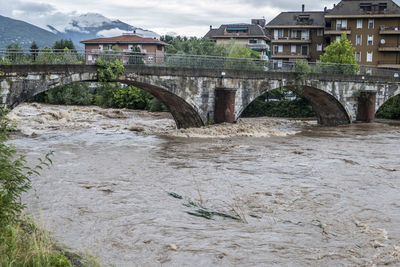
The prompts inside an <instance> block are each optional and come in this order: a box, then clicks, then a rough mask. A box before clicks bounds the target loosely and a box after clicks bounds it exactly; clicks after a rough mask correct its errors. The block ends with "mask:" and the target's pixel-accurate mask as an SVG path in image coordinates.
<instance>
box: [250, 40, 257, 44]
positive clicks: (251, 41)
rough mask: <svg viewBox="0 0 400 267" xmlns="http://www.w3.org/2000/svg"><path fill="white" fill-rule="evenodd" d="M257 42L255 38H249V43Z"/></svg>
mask: <svg viewBox="0 0 400 267" xmlns="http://www.w3.org/2000/svg"><path fill="white" fill-rule="evenodd" d="M256 43H257V39H249V44H256Z"/></svg>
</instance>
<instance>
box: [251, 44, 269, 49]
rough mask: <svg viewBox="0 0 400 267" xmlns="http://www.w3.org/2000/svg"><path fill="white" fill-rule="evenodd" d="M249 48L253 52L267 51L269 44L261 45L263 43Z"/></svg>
mask: <svg viewBox="0 0 400 267" xmlns="http://www.w3.org/2000/svg"><path fill="white" fill-rule="evenodd" d="M247 47H248V48H251V49H253V50H267V44H261V43H256V44H247Z"/></svg>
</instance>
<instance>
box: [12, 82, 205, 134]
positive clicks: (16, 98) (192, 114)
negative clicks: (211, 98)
mask: <svg viewBox="0 0 400 267" xmlns="http://www.w3.org/2000/svg"><path fill="white" fill-rule="evenodd" d="M73 82H97V80H93V79H90V80H84V79H80V80H79V81H76V80H75V81H73V80H72V79H70V77H66V78H64V79H62V80H61V81H58V82H56V83H52V84H49V83H48V82H46V81H44V80H41V81H31V82H30V81H22V80H21V81H19V82H15V83H14V86H13V90H12V91H11V93H10V95H9V96H8V101H7V102H8V106H9V108H11V109H13V108H15V107H16V106H18V105H19V104H21V103H23V102H26V101H27V100H29V99H30V98H31V97H33V96H35V95H37V94H39V93H42V92H45V91H48V90H50V89H52V88H55V87H58V86H62V85H67V84H70V83H73ZM118 82H121V83H125V84H128V85H133V86H136V87H138V88H140V89H142V90H145V91H147V92H149V93H150V94H152V95H154V96H155V97H156V98H158V99H159V100H160V101H161V102H163V103H164V104H165V105H166V106H167V107H168V109H169V111H170V112H171V114H172V116H173V118H174V120H175V122H176V126H177V128H178V129H179V128H190V127H201V126H204V122H203V120H202V119H201V117H200V115H199V114H198V112H197V111H196V110H195V109H194V107H192V106H191V105H189V104H188V103H187V102H186V101H185V100H183V99H182V98H180V97H179V96H177V95H175V94H173V93H171V92H168V91H167V90H165V89H163V88H160V87H157V86H153V85H150V84H145V83H139V82H132V81H126V80H121V81H118ZM32 88H34V90H32Z"/></svg>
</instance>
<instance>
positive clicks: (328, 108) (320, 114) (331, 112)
mask: <svg viewBox="0 0 400 267" xmlns="http://www.w3.org/2000/svg"><path fill="white" fill-rule="evenodd" d="M285 88H287V89H289V90H291V91H293V92H296V93H298V94H300V95H302V96H303V97H304V98H305V99H307V100H308V101H309V102H310V104H311V106H312V107H313V110H314V112H315V115H316V117H317V120H318V124H320V125H325V126H335V125H343V124H349V123H351V119H350V115H349V114H348V112H347V111H346V109H345V107H344V106H343V105H342V104H341V103H340V102H339V101H338V100H337V99H336V98H335V97H334V96H332V95H331V94H328V93H326V92H325V91H323V90H320V89H317V88H314V87H310V86H300V87H299V86H285ZM268 91H271V89H268V90H265V91H263V92H262V94H264V93H266V92H268ZM262 94H261V95H262ZM261 95H260V96H261ZM257 97H258V96H257ZM245 108H246V107H245ZM245 108H244V109H245ZM244 109H243V111H244ZM243 111H242V112H243Z"/></svg>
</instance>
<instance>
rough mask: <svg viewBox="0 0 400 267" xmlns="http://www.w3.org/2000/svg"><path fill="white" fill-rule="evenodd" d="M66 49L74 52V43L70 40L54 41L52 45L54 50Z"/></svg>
mask: <svg viewBox="0 0 400 267" xmlns="http://www.w3.org/2000/svg"><path fill="white" fill-rule="evenodd" d="M66 48H67V49H68V50H73V51H76V49H75V45H74V42H72V40H71V39H69V40H65V39H61V40H59V41H56V42H55V43H54V45H53V49H54V50H64V49H66Z"/></svg>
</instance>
